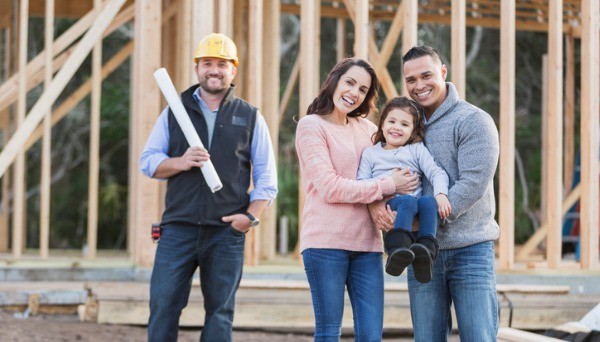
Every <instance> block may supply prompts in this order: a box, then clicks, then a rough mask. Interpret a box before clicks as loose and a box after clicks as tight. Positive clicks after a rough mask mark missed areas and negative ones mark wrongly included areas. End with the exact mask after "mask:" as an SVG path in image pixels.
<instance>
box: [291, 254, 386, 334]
mask: <svg viewBox="0 0 600 342" xmlns="http://www.w3.org/2000/svg"><path fill="white" fill-rule="evenodd" d="M302 258H303V260H304V269H305V270H306V277H307V278H308V283H309V284H310V293H311V295H312V302H313V309H314V312H315V341H319V342H320V341H339V338H340V335H341V332H342V316H343V313H344V287H346V288H347V289H348V296H349V297H350V303H351V304H352V314H353V316H354V340H355V341H369V342H371V341H381V339H382V333H383V262H382V253H374V252H373V253H369V252H351V251H345V250H341V249H317V248H309V249H306V250H304V252H302Z"/></svg>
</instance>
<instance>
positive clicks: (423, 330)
mask: <svg viewBox="0 0 600 342" xmlns="http://www.w3.org/2000/svg"><path fill="white" fill-rule="evenodd" d="M407 278H408V291H409V292H408V293H409V296H410V313H411V317H412V322H413V329H414V333H415V341H417V342H419V341H422V342H430V341H436V342H438V341H439V342H443V341H447V338H448V335H450V332H451V330H452V317H451V314H450V305H451V304H454V309H455V311H456V321H457V323H458V333H459V335H460V340H461V341H463V342H488V341H496V335H497V334H498V298H497V293H496V274H495V270H494V243H493V242H492V241H488V242H482V243H479V244H476V245H472V246H468V247H464V248H457V249H447V250H440V251H439V254H438V256H437V260H436V262H435V264H434V266H433V277H432V279H431V281H430V282H429V283H426V284H421V283H419V282H418V281H417V280H416V279H415V275H414V272H413V269H412V266H411V267H409V269H408V276H407Z"/></svg>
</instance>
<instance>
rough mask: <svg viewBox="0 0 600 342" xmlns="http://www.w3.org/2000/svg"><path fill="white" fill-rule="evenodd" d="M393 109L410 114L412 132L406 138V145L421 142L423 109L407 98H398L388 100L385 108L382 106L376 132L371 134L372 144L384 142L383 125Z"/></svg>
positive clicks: (423, 130) (422, 135)
mask: <svg viewBox="0 0 600 342" xmlns="http://www.w3.org/2000/svg"><path fill="white" fill-rule="evenodd" d="M394 109H401V110H403V111H405V112H407V113H410V114H412V117H413V131H412V134H411V135H410V138H408V141H407V142H406V145H408V144H414V143H418V142H421V141H423V137H424V136H425V125H424V124H423V118H422V115H423V108H422V107H421V106H420V105H419V104H418V103H416V102H415V101H413V100H411V99H409V98H408V97H406V96H399V97H394V98H393V99H391V100H389V101H388V102H387V103H386V104H385V106H383V110H382V112H381V117H380V118H379V124H378V125H377V132H375V134H373V139H372V140H373V144H377V143H378V142H386V141H385V137H384V136H383V123H384V122H385V119H386V118H387V116H388V114H389V113H390V112H391V111H392V110H394Z"/></svg>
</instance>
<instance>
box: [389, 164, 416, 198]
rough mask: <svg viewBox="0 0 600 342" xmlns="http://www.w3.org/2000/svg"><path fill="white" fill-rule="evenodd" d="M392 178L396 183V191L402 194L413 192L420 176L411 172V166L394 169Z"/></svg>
mask: <svg viewBox="0 0 600 342" xmlns="http://www.w3.org/2000/svg"><path fill="white" fill-rule="evenodd" d="M392 180H394V184H395V185H396V193H397V194H400V195H408V194H412V193H413V192H414V191H415V190H416V189H417V186H418V185H419V176H417V175H416V174H414V173H412V172H410V169H409V168H406V169H399V170H394V171H393V172H392Z"/></svg>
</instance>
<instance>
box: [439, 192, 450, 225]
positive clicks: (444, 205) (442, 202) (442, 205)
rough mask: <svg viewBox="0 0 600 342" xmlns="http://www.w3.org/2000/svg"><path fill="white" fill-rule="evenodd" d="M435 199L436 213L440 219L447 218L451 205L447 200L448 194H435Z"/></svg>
mask: <svg viewBox="0 0 600 342" xmlns="http://www.w3.org/2000/svg"><path fill="white" fill-rule="evenodd" d="M435 201H436V202H437V206H438V214H439V215H440V218H441V219H442V220H444V219H446V218H448V216H450V213H451V212H452V206H451V205H450V202H449V201H448V196H446V195H444V194H437V195H435Z"/></svg>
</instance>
